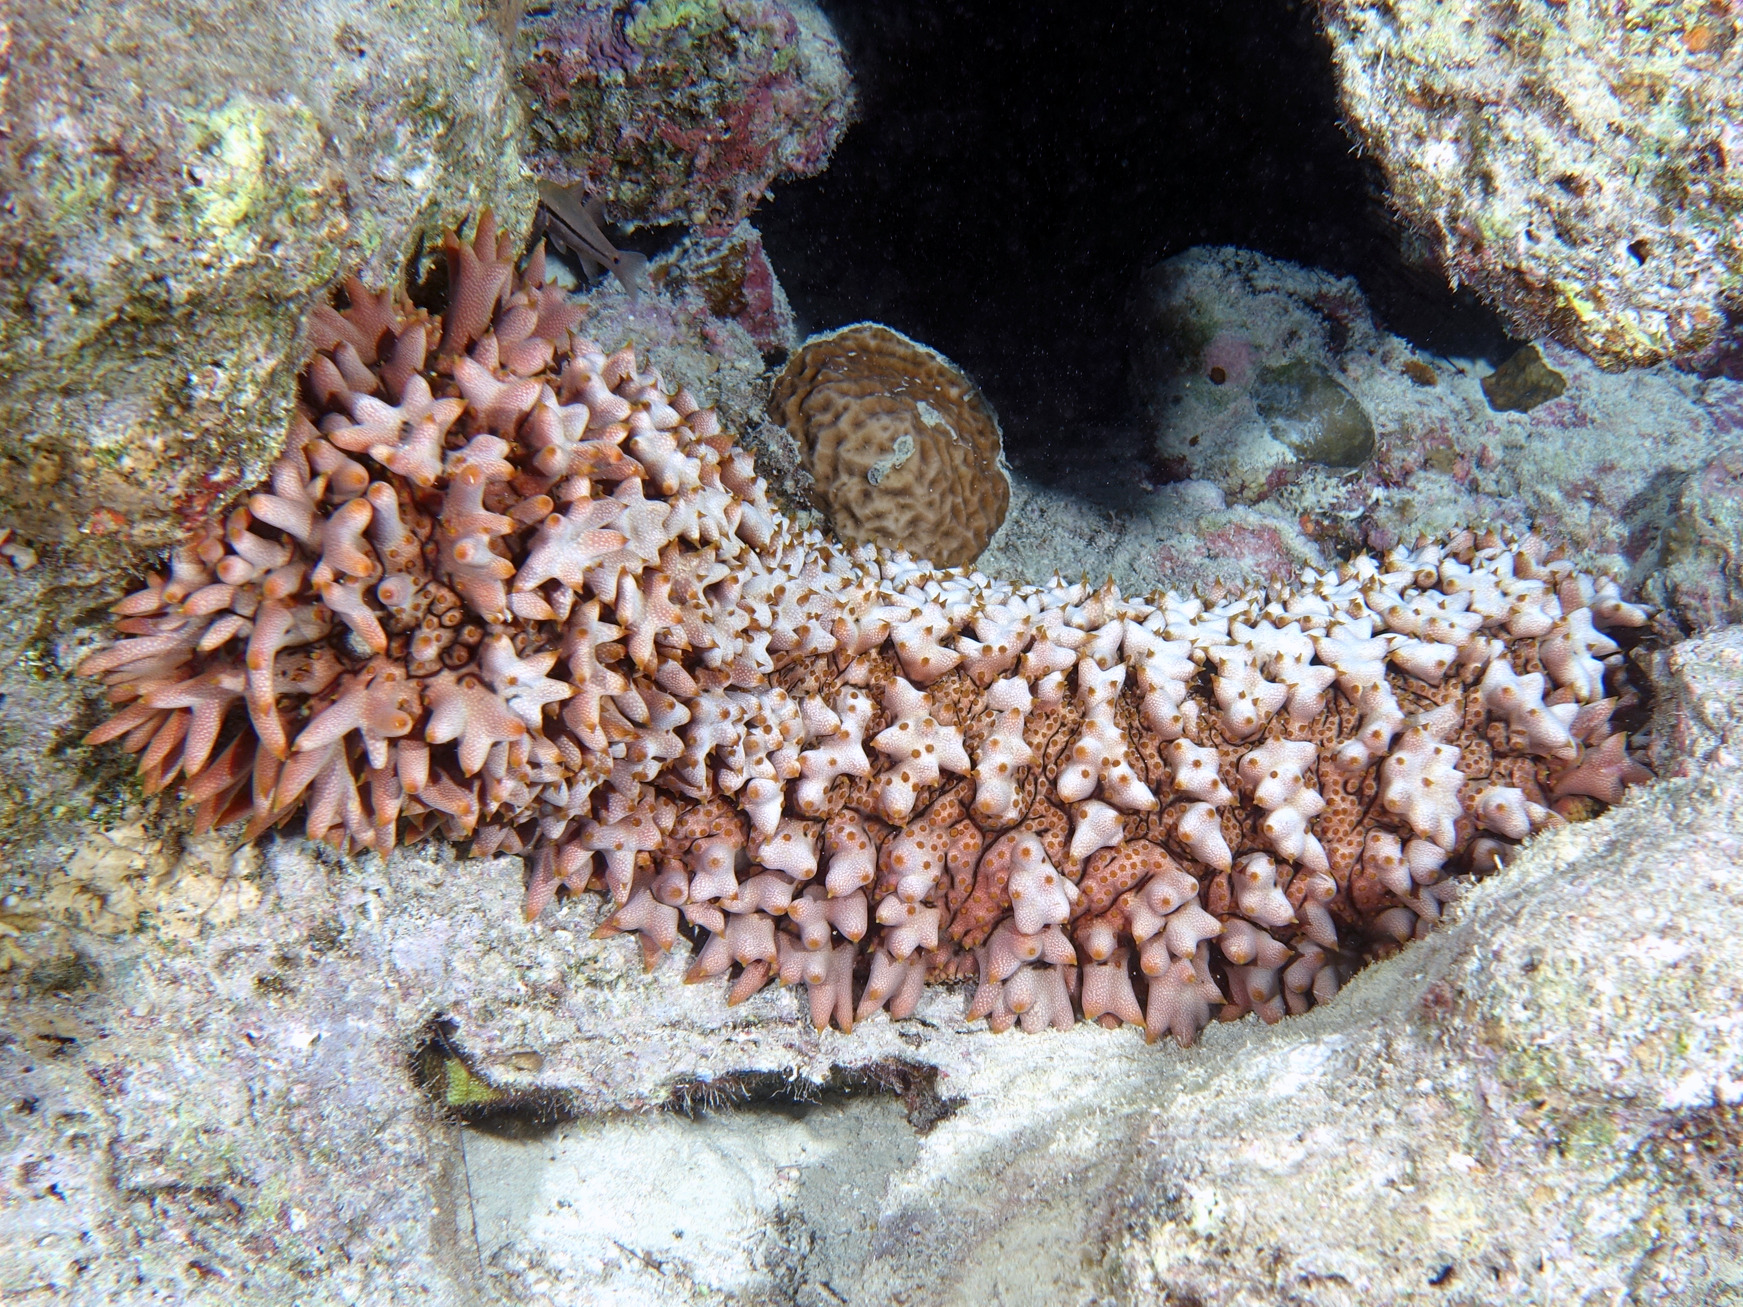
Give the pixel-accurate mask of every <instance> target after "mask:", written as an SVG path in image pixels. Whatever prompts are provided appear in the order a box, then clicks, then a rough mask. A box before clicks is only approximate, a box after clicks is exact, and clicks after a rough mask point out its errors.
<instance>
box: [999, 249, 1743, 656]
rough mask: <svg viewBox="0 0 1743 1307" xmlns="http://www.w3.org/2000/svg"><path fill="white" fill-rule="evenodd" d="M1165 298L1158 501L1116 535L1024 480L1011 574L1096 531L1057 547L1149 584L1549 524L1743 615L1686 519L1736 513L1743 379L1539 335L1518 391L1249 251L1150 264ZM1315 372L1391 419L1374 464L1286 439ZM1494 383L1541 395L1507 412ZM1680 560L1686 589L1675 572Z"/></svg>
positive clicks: (1141, 376)
mask: <svg viewBox="0 0 1743 1307" xmlns="http://www.w3.org/2000/svg"><path fill="white" fill-rule="evenodd" d="M1145 295H1146V301H1147V306H1148V308H1147V312H1148V324H1147V327H1146V330H1145V333H1144V336H1143V338H1142V340H1141V342H1140V348H1139V351H1138V355H1137V381H1138V385H1139V389H1140V393H1141V395H1142V396H1143V398H1144V401H1145V403H1146V406H1147V411H1148V414H1149V421H1150V423H1151V428H1152V430H1153V432H1154V433H1155V440H1156V461H1155V466H1154V469H1153V471H1154V476H1155V479H1156V482H1157V493H1156V494H1154V495H1153V496H1152V497H1151V498H1152V500H1153V501H1154V502H1153V503H1151V504H1148V505H1145V506H1143V509H1142V511H1143V513H1144V516H1142V517H1138V518H1137V520H1136V521H1135V522H1134V523H1133V525H1132V526H1131V527H1130V529H1129V530H1128V531H1127V532H1126V533H1125V535H1124V536H1123V537H1122V538H1116V539H1112V540H1110V539H1109V537H1110V535H1112V534H1113V528H1112V527H1110V525H1109V524H1108V523H1107V522H1106V521H1105V520H1101V521H1098V520H1095V519H1094V518H1092V517H1090V515H1088V514H1085V513H1082V512H1079V513H1077V514H1076V515H1075V516H1073V515H1071V510H1070V506H1069V505H1063V504H1057V503H1052V502H1049V501H1048V500H1047V499H1046V497H1045V496H1043V495H1039V494H1036V493H1031V492H1030V491H1029V490H1027V489H1024V490H1022V491H1021V493H1022V495H1023V498H1024V504H1023V507H1022V511H1021V512H1013V513H1012V515H1011V521H1010V523H1009V524H1008V525H1007V526H1006V527H1005V529H1004V531H1003V532H1002V533H1001V536H1000V537H999V538H998V539H995V541H994V542H993V545H992V546H991V547H990V549H989V551H988V555H987V556H986V557H985V558H983V559H982V560H981V561H980V563H979V566H981V567H982V568H983V569H988V570H990V569H992V568H994V567H999V568H1005V569H1010V568H1011V566H1012V565H1011V564H1010V563H1009V562H1007V560H1008V559H1010V558H1011V556H1012V555H1011V549H1010V542H1011V540H1012V538H1013V537H1018V536H1020V537H1021V538H1022V539H1024V540H1028V541H1032V542H1033V545H1032V546H1027V547H1025V550H1024V553H1025V554H1027V553H1028V552H1030V551H1031V550H1032V551H1034V552H1040V551H1041V550H1042V549H1043V547H1044V546H1045V542H1047V541H1049V540H1055V539H1058V540H1069V539H1070V538H1071V537H1073V535H1083V536H1085V537H1086V538H1090V539H1093V541H1094V543H1093V546H1085V547H1084V548H1083V549H1082V550H1081V552H1080V555H1079V556H1080V557H1081V559H1082V561H1081V563H1078V562H1077V558H1076V557H1073V556H1072V555H1070V554H1067V553H1066V552H1065V549H1066V546H1064V545H1062V544H1056V545H1053V546H1052V547H1051V553H1050V555H1048V554H1044V555H1043V556H1051V557H1052V558H1054V559H1055V560H1056V561H1054V562H1053V563H1052V564H1051V565H1052V566H1064V565H1066V564H1067V563H1068V562H1069V563H1071V564H1075V565H1077V566H1081V567H1083V568H1086V569H1088V570H1089V572H1090V575H1093V576H1101V575H1104V574H1106V572H1107V571H1108V570H1109V569H1110V568H1111V569H1112V570H1113V571H1114V574H1115V576H1116V577H1117V578H1118V579H1119V580H1120V582H1121V584H1122V585H1125V586H1127V587H1128V588H1134V589H1148V588H1153V587H1157V586H1160V585H1182V584H1201V583H1202V584H1210V583H1213V582H1221V583H1223V584H1225V585H1230V586H1239V587H1245V586H1246V585H1250V584H1253V583H1255V581H1264V580H1267V579H1282V578H1284V577H1286V576H1287V575H1288V574H1290V573H1292V572H1293V571H1294V570H1296V569H1297V568H1298V567H1300V566H1302V565H1303V564H1306V565H1311V566H1316V567H1324V566H1325V565H1326V561H1327V560H1328V559H1329V558H1331V557H1334V556H1335V555H1336V554H1338V553H1342V552H1349V551H1350V550H1353V549H1356V548H1364V547H1365V548H1368V549H1374V550H1385V549H1389V548H1391V547H1392V546H1393V545H1394V544H1396V543H1397V542H1398V541H1400V540H1411V539H1414V538H1416V536H1417V535H1418V533H1420V532H1424V531H1426V532H1428V533H1430V534H1450V533H1452V532H1454V531H1457V530H1459V529H1460V528H1461V527H1463V526H1466V525H1470V524H1475V523H1486V524H1491V525H1495V526H1500V527H1505V528H1509V529H1511V530H1513V531H1516V532H1518V533H1520V534H1524V533H1526V532H1527V531H1529V530H1537V531H1540V532H1542V533H1543V534H1545V535H1547V536H1550V537H1551V538H1553V539H1556V540H1558V541H1561V542H1563V543H1564V544H1566V545H1567V546H1568V547H1569V548H1571V549H1572V550H1573V551H1574V555H1573V557H1574V560H1575V561H1576V562H1578V563H1579V564H1580V565H1581V566H1582V567H1586V568H1588V569H1591V568H1596V569H1600V570H1606V571H1616V572H1621V573H1624V574H1625V575H1626V576H1627V579H1628V581H1629V583H1630V584H1631V585H1632V586H1634V587H1637V588H1639V589H1640V590H1641V592H1642V593H1643V594H1645V595H1647V596H1648V597H1649V598H1650V599H1651V600H1652V601H1653V602H1654V603H1657V604H1660V605H1662V606H1664V607H1665V608H1667V609H1668V610H1670V614H1671V616H1673V617H1674V618H1675V620H1676V621H1678V622H1680V623H1681V624H1682V625H1683V626H1685V627H1686V628H1688V629H1700V628H1703V627H1705V626H1709V625H1711V624H1712V622H1713V621H1714V620H1715V615H1720V616H1718V620H1725V619H1724V618H1723V616H1722V614H1723V613H1725V612H1727V611H1729V610H1728V609H1727V608H1726V606H1725V605H1726V602H1727V600H1726V599H1725V595H1726V594H1727V593H1728V592H1729V591H1730V590H1731V589H1732V587H1734V585H1735V581H1734V579H1733V574H1732V573H1727V572H1726V570H1725V567H1726V566H1727V564H1726V559H1727V558H1728V557H1729V553H1728V552H1727V551H1728V548H1729V547H1728V546H1727V545H1725V544H1724V543H1723V541H1725V540H1726V539H1728V537H1727V536H1726V534H1725V531H1724V530H1723V529H1719V527H1715V530H1714V531H1711V532H1708V531H1705V530H1704V529H1703V528H1700V527H1696V528H1693V529H1692V530H1691V529H1690V527H1689V526H1688V524H1687V523H1686V522H1684V521H1683V519H1684V518H1686V516H1687V514H1688V513H1690V512H1696V513H1702V514H1705V515H1706V516H1707V517H1709V518H1711V519H1712V520H1713V521H1714V522H1715V523H1718V524H1720V525H1721V526H1722V523H1723V522H1724V521H1727V520H1728V518H1729V513H1728V510H1727V508H1726V507H1725V506H1724V505H1723V504H1721V503H1719V501H1718V498H1717V497H1716V496H1715V495H1714V494H1712V493H1708V492H1706V491H1702V490H1700V487H1703V486H1712V487H1717V486H1718V485H1719V484H1720V481H1722V479H1723V475H1722V474H1720V473H1719V472H1717V471H1715V469H1717V468H1720V467H1728V466H1731V465H1732V464H1734V463H1735V462H1736V459H1737V457H1738V453H1739V450H1740V448H1743V445H1740V444H1739V441H1740V438H1743V383H1739V382H1737V381H1733V380H1730V379H1728V378H1725V377H1722V376H1714V377H1710V378H1701V377H1697V376H1693V375H1691V374H1689V373H1687V372H1684V371H1681V370H1679V369H1677V368H1674V367H1671V366H1669V365H1660V366H1658V367H1654V368H1640V369H1634V370H1632V371H1629V372H1625V373H1620V374H1617V373H1606V372H1604V371H1602V370H1601V369H1599V368H1598V366H1597V365H1596V364H1594V363H1593V362H1592V361H1591V360H1590V359H1587V358H1585V357H1584V356H1583V355H1581V354H1578V353H1576V352H1575V351H1573V350H1570V349H1567V348H1564V347H1562V346H1560V345H1556V344H1555V343H1553V342H1550V341H1540V342H1538V343H1537V344H1536V345H1533V346H1530V347H1528V349H1527V350H1526V351H1525V357H1523V358H1521V359H1520V360H1519V362H1518V363H1516V364H1515V365H1514V368H1518V369H1523V368H1524V365H1525V364H1526V363H1527V362H1529V361H1530V360H1531V358H1533V357H1535V358H1537V359H1538V360H1540V364H1539V366H1537V367H1533V368H1531V369H1529V371H1530V372H1533V373H1535V374H1536V375H1537V383H1536V384H1534V385H1533V386H1532V387H1530V390H1531V391H1532V392H1533V393H1530V394H1525V393H1520V392H1518V391H1517V389H1515V391H1514V393H1510V394H1501V393H1500V392H1499V391H1498V390H1497V388H1498V387H1500V386H1504V385H1506V382H1507V378H1506V376H1505V375H1498V374H1497V373H1496V372H1495V371H1493V370H1491V369H1490V367H1489V365H1488V364H1487V363H1485V362H1483V361H1481V360H1475V359H1465V358H1447V357H1442V356H1439V355H1432V354H1425V353H1424V352H1422V351H1421V350H1419V349H1418V348H1417V347H1416V346H1414V345H1412V344H1411V343H1410V342H1409V341H1407V340H1405V339H1403V338H1401V337H1399V336H1396V335H1393V334H1391V333H1389V332H1387V331H1384V330H1381V329H1379V328H1378V327H1377V326H1376V325H1375V323H1374V320H1373V317H1372V315H1371V314H1370V311H1369V308H1368V305H1367V303H1366V301H1365V300H1364V298H1363V296H1362V294H1361V291H1360V289H1359V288H1358V287H1357V285H1356V283H1355V282H1353V281H1351V280H1349V279H1348V278H1337V277H1332V276H1329V275H1328V274H1326V273H1324V272H1320V271H1316V270H1314V269H1308V268H1300V267H1297V266H1294V265H1292V264H1288V263H1284V262H1281V261H1279V260H1275V259H1270V258H1267V257H1266V256H1264V255H1260V254H1256V253H1253V252H1251V251H1247V250H1240V249H1232V248H1228V247H1199V248H1194V249H1190V250H1187V251H1184V252H1183V253H1181V254H1179V255H1176V256H1175V257H1173V258H1171V259H1169V260H1167V261H1166V262H1164V263H1162V264H1160V265H1158V266H1157V267H1155V268H1153V269H1151V270H1150V271H1149V272H1148V273H1147V274H1146V275H1145ZM1309 365H1310V366H1311V368H1312V369H1317V373H1315V374H1313V375H1319V374H1323V376H1322V377H1321V393H1322V394H1323V396H1324V397H1325V398H1326V399H1327V400H1329V401H1332V403H1331V405H1330V406H1329V407H1330V408H1331V409H1332V410H1334V411H1335V409H1336V408H1337V406H1338V405H1340V404H1342V403H1343V401H1342V400H1341V398H1340V393H1341V392H1347V393H1348V394H1349V395H1350V396H1352V397H1353V398H1354V400H1355V403H1356V404H1357V405H1359V406H1360V411H1361V413H1362V414H1363V415H1365V417H1366V420H1367V422H1368V423H1370V424H1371V426H1372V430H1373V439H1374V450H1373V453H1372V455H1371V456H1369V457H1368V458H1367V459H1366V460H1364V461H1363V462H1362V463H1361V465H1360V466H1358V467H1350V468H1344V467H1334V466H1330V465H1328V464H1327V463H1324V462H1315V461H1314V460H1313V459H1312V458H1310V457H1302V456H1301V454H1299V453H1298V452H1296V451H1295V450H1293V449H1291V448H1289V446H1288V445H1287V444H1285V443H1284V442H1283V441H1282V440H1279V439H1277V438H1276V426H1275V423H1274V421H1273V419H1272V418H1270V417H1268V416H1267V410H1269V412H1270V413H1272V414H1277V413H1288V412H1290V411H1291V410H1290V395H1291V393H1293V392H1295V391H1297V390H1304V389H1305V388H1288V390H1287V392H1286V393H1279V392H1278V389H1277V388H1275V387H1273V386H1271V385H1269V384H1268V382H1267V379H1268V378H1270V377H1273V376H1276V375H1278V372H1277V370H1283V373H1282V374H1283V375H1285V376H1287V375H1289V374H1290V371H1300V372H1302V373H1306V372H1307V371H1308V366H1309ZM1510 371H1512V369H1505V368H1504V369H1502V370H1501V372H1502V373H1503V374H1505V373H1507V372H1510ZM1430 379H1431V380H1432V381H1433V383H1434V384H1432V385H1428V384H1424V383H1425V381H1426V380H1430ZM1327 381H1329V382H1331V383H1335V385H1336V386H1337V387H1339V388H1341V389H1340V391H1334V390H1331V389H1330V388H1329V386H1327V385H1326V384H1325V383H1326V382H1327ZM1557 384H1559V385H1560V386H1561V390H1560V393H1559V394H1555V395H1553V396H1552V395H1550V394H1549V392H1550V391H1551V390H1553V389H1554V388H1555V386H1556V385H1557ZM1489 391H1497V394H1499V396H1500V398H1501V400H1502V402H1505V403H1509V404H1511V403H1514V402H1515V401H1517V402H1521V403H1524V402H1525V401H1526V400H1529V401H1530V402H1529V404H1528V405H1527V407H1526V408H1525V410H1524V411H1497V409H1496V408H1495V406H1494V405H1493V404H1492V403H1491V401H1490V396H1489V393H1488V392H1489ZM1304 407H1305V406H1304ZM1321 411H1323V410H1321ZM1344 411H1346V412H1349V413H1350V414H1351V416H1352V418H1353V417H1354V409H1353V408H1351V407H1350V406H1347V405H1346V406H1345V407H1344ZM1304 425H1305V424H1303V426H1304ZM1349 429H1352V430H1354V431H1356V432H1357V433H1358V434H1359V432H1360V430H1361V428H1360V424H1359V423H1353V425H1352V427H1351V428H1349ZM1038 498H1039V499H1041V501H1042V502H1040V503H1039V504H1037V503H1036V500H1037V499H1038ZM1697 500H1699V501H1700V504H1701V505H1710V506H1711V509H1710V511H1709V509H1708V508H1707V507H1702V506H1698V505H1697V503H1696V501H1697ZM1679 502H1680V503H1681V505H1682V506H1681V507H1679ZM1101 517H1102V518H1104V519H1105V517H1106V515H1105V514H1103V515H1101ZM1679 523H1681V524H1680V525H1679ZM1145 551H1147V552H1145ZM1321 551H1323V553H1321ZM1673 554H1674V556H1675V558H1676V564H1677V566H1676V581H1675V584H1674V585H1666V584H1665V581H1664V577H1663V576H1661V575H1660V571H1661V569H1662V568H1663V566H1664V565H1665V563H1666V560H1667V559H1668V558H1670V557H1671V556H1672V555H1673ZM1316 555H1318V556H1317V557H1316ZM1103 560H1105V561H1103ZM1019 574H1020V573H1019Z"/></svg>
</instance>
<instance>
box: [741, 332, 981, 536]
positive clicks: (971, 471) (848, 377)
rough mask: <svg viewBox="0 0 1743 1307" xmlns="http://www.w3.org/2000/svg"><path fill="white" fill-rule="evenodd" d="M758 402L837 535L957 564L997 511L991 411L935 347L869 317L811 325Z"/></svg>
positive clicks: (964, 377) (978, 392) (975, 389)
mask: <svg viewBox="0 0 1743 1307" xmlns="http://www.w3.org/2000/svg"><path fill="white" fill-rule="evenodd" d="M769 411H770V413H771V414H772V415H773V416H774V417H775V418H776V420H777V421H780V422H782V423H783V424H785V426H786V428H787V430H788V432H790V433H791V434H792V436H793V438H794V439H795V440H797V441H798V442H799V447H800V449H801V451H802V453H803V457H804V460H805V468H806V470H807V471H808V472H809V473H810V474H811V476H812V478H813V479H814V481H815V483H816V489H815V491H814V492H813V498H814V499H815V500H816V501H817V503H818V506H819V507H820V508H821V509H822V510H823V511H824V512H825V513H826V514H828V517H829V521H830V525H831V526H832V527H833V528H834V530H835V534H836V535H837V536H839V537H840V538H841V539H843V540H845V541H847V542H848V543H849V544H862V543H871V544H878V545H884V546H886V547H888V548H892V549H905V550H909V551H911V552H913V553H915V554H918V555H921V556H923V557H926V558H929V559H931V560H932V561H934V562H936V563H938V564H939V565H940V566H948V567H954V566H966V565H967V564H969V563H972V562H973V561H974V560H975V559H976V558H977V557H979V556H980V552H981V550H983V549H985V548H986V544H987V541H988V540H989V539H991V538H992V535H993V532H995V531H997V530H998V529H999V524H1000V523H1002V522H1003V521H1004V520H1005V509H1006V508H1007V507H1008V505H1009V503H1010V480H1009V477H1008V475H1007V473H1006V471H1005V460H1004V446H1003V437H1002V436H1001V434H1000V431H999V420H998V416H997V415H996V414H995V413H994V412H993V410H992V406H991V405H990V404H988V403H987V401H986V398H985V397H984V396H983V395H982V394H981V393H980V391H979V389H978V388H977V387H976V386H975V384H974V383H973V382H972V381H970V380H969V379H968V378H967V377H966V376H964V375H963V373H962V372H961V370H960V369H959V368H957V366H956V365H955V364H954V363H952V362H951V361H950V360H949V359H947V358H945V357H944V356H943V355H942V354H939V353H938V352H937V351H936V350H933V349H929V348H927V347H926V346H924V345H922V344H920V343H919V342H917V341H913V340H909V339H908V337H906V336H904V335H902V333H901V332H899V331H893V330H891V329H890V328H889V327H884V326H880V325H879V324H877V323H875V322H861V323H856V324H855V325H853V326H851V327H842V328H839V329H838V330H835V331H829V332H824V333H822V334H820V335H817V336H813V337H811V339H810V340H808V341H806V342H805V344H804V347H803V348H802V349H800V350H799V352H798V353H797V354H795V355H794V356H793V358H792V359H791V360H790V361H789V362H788V364H787V367H786V370H785V371H784V372H782V373H781V375H780V377H779V378H777V379H776V381H775V388H774V393H773V394H772V395H771V396H770V398H769Z"/></svg>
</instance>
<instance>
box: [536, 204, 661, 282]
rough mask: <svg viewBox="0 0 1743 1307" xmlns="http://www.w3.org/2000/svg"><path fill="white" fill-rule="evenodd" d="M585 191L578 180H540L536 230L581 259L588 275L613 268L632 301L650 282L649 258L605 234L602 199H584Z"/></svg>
mask: <svg viewBox="0 0 1743 1307" xmlns="http://www.w3.org/2000/svg"><path fill="white" fill-rule="evenodd" d="M585 194H586V191H585V189H584V188H583V186H582V184H581V183H579V182H577V183H576V184H575V185H573V186H558V185H556V184H555V183H553V182H540V183H539V204H540V205H541V206H542V211H541V212H540V214H539V221H538V223H537V226H536V228H535V230H543V231H545V232H546V233H548V234H549V236H550V238H551V243H552V244H553V245H555V246H557V248H558V249H561V250H563V251H564V252H565V253H567V254H570V255H572V256H573V257H574V258H576V259H578V260H579V261H580V263H581V268H582V271H584V272H585V273H586V274H587V276H588V277H589V278H592V277H597V276H599V275H600V274H601V273H602V272H604V271H606V270H607V269H610V270H611V272H612V273H614V274H615V275H616V277H617V279H618V281H620V282H622V283H623V288H624V289H625V290H626V291H628V292H629V298H630V302H631V303H632V304H633V303H634V302H635V301H636V299H637V298H639V296H640V295H641V290H642V287H643V286H645V285H647V280H648V261H647V257H646V256H645V255H641V254H637V253H636V252H635V251H634V250H620V249H618V248H617V247H616V246H614V245H613V244H612V243H611V242H610V241H608V240H606V239H605V233H604V232H603V231H601V230H600V229H599V225H600V223H601V221H602V220H603V214H602V211H601V207H600V203H599V200H598V199H597V198H593V199H584V198H583V196H584V195H585Z"/></svg>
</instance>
